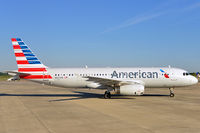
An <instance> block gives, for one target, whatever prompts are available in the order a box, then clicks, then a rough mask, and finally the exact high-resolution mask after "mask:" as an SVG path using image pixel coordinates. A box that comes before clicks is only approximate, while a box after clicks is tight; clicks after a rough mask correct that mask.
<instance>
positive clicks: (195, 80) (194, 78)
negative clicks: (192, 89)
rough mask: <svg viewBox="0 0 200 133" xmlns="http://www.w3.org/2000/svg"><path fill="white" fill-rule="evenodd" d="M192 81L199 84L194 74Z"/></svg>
mask: <svg viewBox="0 0 200 133" xmlns="http://www.w3.org/2000/svg"><path fill="white" fill-rule="evenodd" d="M191 83H192V84H197V83H198V79H197V78H196V77H194V76H192V77H191Z"/></svg>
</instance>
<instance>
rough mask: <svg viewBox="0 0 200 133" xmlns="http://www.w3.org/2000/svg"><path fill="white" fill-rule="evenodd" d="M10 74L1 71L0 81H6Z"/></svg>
mask: <svg viewBox="0 0 200 133" xmlns="http://www.w3.org/2000/svg"><path fill="white" fill-rule="evenodd" d="M11 77H12V76H10V75H8V74H5V73H1V72H0V81H6V80H8V79H9V78H11Z"/></svg>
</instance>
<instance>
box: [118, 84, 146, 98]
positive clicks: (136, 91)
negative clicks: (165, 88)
mask: <svg viewBox="0 0 200 133" xmlns="http://www.w3.org/2000/svg"><path fill="white" fill-rule="evenodd" d="M117 92H118V94H121V95H130V96H134V95H143V94H144V85H139V84H136V85H123V86H120V88H119V89H118V91H117Z"/></svg>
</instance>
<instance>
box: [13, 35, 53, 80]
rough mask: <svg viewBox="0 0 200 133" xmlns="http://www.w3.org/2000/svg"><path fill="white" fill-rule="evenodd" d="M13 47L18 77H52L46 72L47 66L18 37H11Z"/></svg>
mask: <svg viewBox="0 0 200 133" xmlns="http://www.w3.org/2000/svg"><path fill="white" fill-rule="evenodd" d="M11 40H12V44H13V49H14V53H15V57H16V61H17V66H18V72H20V73H24V74H20V75H19V76H20V78H24V79H52V77H51V76H50V75H48V73H47V67H46V66H44V65H43V64H42V63H41V61H40V60H39V59H38V58H37V57H36V56H35V55H34V53H33V52H32V51H31V49H30V48H29V47H28V46H27V45H26V44H25V43H24V42H23V41H22V40H21V39H20V38H12V39H11Z"/></svg>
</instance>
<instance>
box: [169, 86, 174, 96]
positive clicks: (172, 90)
mask: <svg viewBox="0 0 200 133" xmlns="http://www.w3.org/2000/svg"><path fill="white" fill-rule="evenodd" d="M169 91H170V94H169V96H170V97H174V88H169Z"/></svg>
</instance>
